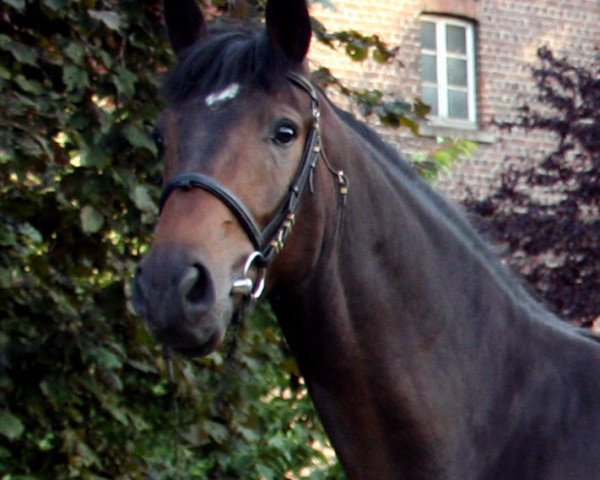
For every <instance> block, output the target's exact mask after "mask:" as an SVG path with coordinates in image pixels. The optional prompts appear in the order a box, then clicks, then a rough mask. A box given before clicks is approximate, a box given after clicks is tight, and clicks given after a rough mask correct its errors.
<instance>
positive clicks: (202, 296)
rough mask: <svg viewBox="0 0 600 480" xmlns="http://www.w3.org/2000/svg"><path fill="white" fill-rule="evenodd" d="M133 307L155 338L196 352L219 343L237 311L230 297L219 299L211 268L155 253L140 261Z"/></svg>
mask: <svg viewBox="0 0 600 480" xmlns="http://www.w3.org/2000/svg"><path fill="white" fill-rule="evenodd" d="M133 306H134V309H135V311H136V312H137V314H138V315H139V316H140V317H141V318H142V319H143V320H144V322H145V324H146V326H147V327H148V329H149V330H150V332H151V333H152V335H153V336H154V337H155V338H156V340H158V341H159V342H161V343H162V344H164V345H166V346H168V347H170V348H172V349H173V350H175V351H178V352H180V353H183V354H186V355H194V356H197V355H203V354H206V353H209V352H210V351H212V350H214V349H215V348H216V347H217V346H218V345H219V343H220V342H221V341H222V339H223V336H224V334H225V330H226V328H227V325H228V323H229V320H230V318H231V312H232V310H233V306H232V301H231V299H230V298H225V299H224V301H220V302H219V301H217V295H216V290H215V282H214V279H213V276H212V275H211V273H210V271H209V269H208V268H207V267H206V266H204V264H203V263H202V262H200V261H198V260H190V259H186V258H185V256H184V255H182V254H166V255H159V254H154V255H152V254H151V255H149V256H148V257H147V258H146V259H144V260H143V261H142V263H141V265H140V267H139V268H138V272H137V274H136V277H135V281H134V288H133Z"/></svg>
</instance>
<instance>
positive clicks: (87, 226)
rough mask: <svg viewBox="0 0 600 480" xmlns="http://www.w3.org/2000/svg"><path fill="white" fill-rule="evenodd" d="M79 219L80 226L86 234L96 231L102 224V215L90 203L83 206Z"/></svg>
mask: <svg viewBox="0 0 600 480" xmlns="http://www.w3.org/2000/svg"><path fill="white" fill-rule="evenodd" d="M80 220H81V228H82V229H83V231H84V232H85V233H88V234H92V233H97V232H98V231H100V229H101V228H102V226H103V225H104V216H103V215H102V214H101V213H100V212H98V211H97V210H96V209H95V208H94V207H92V206H91V205H86V206H85V207H83V209H82V210H81V213H80Z"/></svg>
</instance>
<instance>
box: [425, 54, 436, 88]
mask: <svg viewBox="0 0 600 480" xmlns="http://www.w3.org/2000/svg"><path fill="white" fill-rule="evenodd" d="M436 62H437V60H436V57H435V55H421V76H422V78H423V81H424V82H431V83H437V64H436Z"/></svg>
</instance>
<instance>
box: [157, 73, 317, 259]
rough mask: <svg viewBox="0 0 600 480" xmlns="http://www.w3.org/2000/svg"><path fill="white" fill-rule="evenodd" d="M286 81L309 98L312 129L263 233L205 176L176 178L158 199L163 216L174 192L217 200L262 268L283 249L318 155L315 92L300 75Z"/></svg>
mask: <svg viewBox="0 0 600 480" xmlns="http://www.w3.org/2000/svg"><path fill="white" fill-rule="evenodd" d="M288 78H289V80H290V81H291V82H292V83H294V84H295V85H296V86H298V87H300V88H301V89H303V90H305V91H306V92H307V93H308V94H309V96H310V98H311V108H312V114H313V125H312V127H311V129H310V130H309V132H308V136H307V138H306V142H305V144H304V150H303V154H302V159H301V161H300V165H299V166H298V170H297V171H296V175H295V176H294V178H293V180H292V182H291V184H290V187H289V190H288V193H287V195H286V197H285V198H284V200H283V201H282V204H281V208H280V209H279V211H278V212H277V213H276V214H275V216H274V217H273V218H272V219H271V220H270V221H269V223H268V224H267V226H266V227H265V228H264V229H263V230H261V229H260V227H259V225H258V223H257V222H256V220H255V219H254V216H253V215H252V213H251V212H250V210H249V209H248V208H247V207H246V205H244V204H243V203H242V201H241V200H240V199H239V198H238V197H237V196H236V195H235V194H234V193H233V192H231V190H229V189H228V188H227V187H225V186H224V185H222V184H221V183H219V182H218V181H216V180H215V179H214V178H212V177H209V176H207V175H203V174H200V173H182V174H180V175H177V176H175V177H174V178H173V179H172V180H171V181H170V182H169V183H168V184H167V186H166V187H165V189H164V191H163V193H162V196H161V198H160V211H161V212H162V210H163V208H164V206H165V204H166V202H167V200H168V198H169V196H170V195H171V193H173V191H174V190H185V191H188V190H191V189H193V188H200V189H202V190H205V191H207V192H209V193H210V194H212V195H214V196H215V197H217V198H218V199H219V200H220V201H222V202H223V203H224V204H225V205H226V206H227V207H228V208H229V210H231V212H232V213H233V214H234V215H235V217H236V219H237V220H238V222H239V223H240V225H241V227H242V228H243V229H244V231H245V232H246V235H247V236H248V238H249V239H250V241H251V242H252V245H253V246H254V248H255V249H256V250H257V251H258V252H260V253H261V257H262V259H261V262H260V263H262V265H261V266H262V267H266V266H267V265H269V264H270V263H271V262H272V261H273V260H274V258H275V256H276V255H277V254H278V253H279V252H280V251H281V250H282V249H283V247H284V246H285V244H286V242H287V239H288V237H289V234H290V233H291V230H292V227H293V224H294V221H295V214H296V211H297V210H298V207H299V205H300V199H301V197H302V193H303V192H304V191H305V190H306V187H307V185H308V184H311V185H312V176H313V174H314V170H315V168H316V166H317V161H318V159H319V155H320V153H321V135H320V123H319V121H320V111H319V101H318V96H317V91H316V89H315V88H314V87H313V86H312V84H311V83H310V82H309V81H308V80H306V79H305V78H304V77H302V76H301V75H297V74H289V75H288ZM311 188H312V187H311Z"/></svg>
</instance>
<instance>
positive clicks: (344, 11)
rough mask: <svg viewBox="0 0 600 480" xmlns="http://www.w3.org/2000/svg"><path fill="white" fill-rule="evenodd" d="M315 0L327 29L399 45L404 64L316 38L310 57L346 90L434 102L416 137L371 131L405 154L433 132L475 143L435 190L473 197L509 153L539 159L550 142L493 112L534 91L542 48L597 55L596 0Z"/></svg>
mask: <svg viewBox="0 0 600 480" xmlns="http://www.w3.org/2000/svg"><path fill="white" fill-rule="evenodd" d="M333 3H334V5H335V8H334V9H332V8H326V7H322V6H320V5H318V4H315V6H314V8H313V11H312V13H313V15H315V16H316V17H317V18H318V19H319V20H320V21H321V22H322V23H323V24H324V25H325V26H326V27H327V29H328V30H329V31H336V30H350V29H354V30H358V31H359V32H361V33H362V34H377V35H379V37H380V38H381V39H382V40H383V41H385V42H387V43H388V44H389V45H390V46H398V47H399V57H398V59H399V60H400V62H401V63H402V65H400V64H399V63H395V64H393V65H386V66H381V65H379V64H377V63H375V62H372V61H365V62H362V63H357V62H353V61H352V60H350V59H349V58H348V57H347V56H346V55H342V54H339V53H338V54H335V53H333V52H332V51H331V50H329V49H327V48H325V47H323V46H321V45H318V42H314V44H313V49H312V51H311V57H310V58H311V61H312V62H314V64H315V65H324V66H327V67H329V68H330V69H331V70H332V72H333V73H334V74H336V75H337V76H338V77H340V78H341V79H343V80H344V81H345V82H347V83H348V84H350V85H352V86H353V87H358V88H377V89H379V90H381V91H382V92H385V93H388V94H391V95H394V96H397V97H399V98H405V99H411V98H415V97H421V98H423V99H424V100H425V101H426V102H427V103H428V104H430V105H433V107H434V111H433V112H432V115H430V121H429V123H428V124H426V125H424V126H423V127H422V131H421V138H416V137H414V136H413V135H412V134H410V133H409V132H408V131H405V129H400V130H395V131H394V130H391V129H389V128H379V127H377V128H378V130H379V132H380V133H381V134H382V136H383V137H384V138H385V139H386V140H388V141H390V142H392V143H395V144H397V145H398V146H399V148H400V150H401V151H403V152H404V153H405V154H408V155H410V154H412V153H414V152H418V151H429V150H431V149H434V148H437V143H436V138H437V137H439V136H451V137H458V138H467V139H470V140H474V141H476V142H477V144H478V147H479V148H478V150H477V152H476V154H475V156H474V158H473V159H472V161H470V162H468V163H465V164H460V165H457V166H456V167H455V170H454V172H453V175H452V177H451V178H450V179H446V180H444V181H442V182H441V184H440V186H441V188H442V189H444V190H446V191H447V192H449V193H450V194H451V195H453V196H455V197H460V196H461V194H462V192H463V191H464V187H465V186H467V187H468V188H469V189H470V190H472V191H474V192H475V193H476V194H481V193H484V192H485V191H486V188H488V186H489V185H490V183H491V182H493V181H494V180H495V179H497V177H498V170H499V168H500V167H501V165H502V162H503V160H504V159H505V158H506V157H507V156H510V157H517V156H528V157H530V158H531V157H533V156H534V155H535V156H542V155H543V154H544V152H547V151H548V150H549V149H550V148H552V146H553V145H555V141H554V139H553V138H551V137H549V136H544V135H541V134H538V133H536V134H527V133H525V132H519V131H513V132H511V133H510V134H509V133H507V132H504V131H498V130H497V129H496V128H495V127H493V126H491V125H490V121H491V120H492V119H494V118H496V119H498V120H510V119H515V118H516V107H517V106H518V105H520V104H521V103H522V101H523V100H525V99H530V98H532V96H533V94H534V93H535V90H534V85H533V81H532V78H531V72H530V67H531V66H532V65H534V64H535V63H536V51H537V49H538V48H539V47H541V46H543V45H547V46H549V47H550V48H551V49H552V50H553V51H554V53H555V54H556V55H557V56H567V57H568V58H569V59H570V60H572V61H574V62H576V63H577V64H579V65H587V64H590V63H592V62H593V61H594V60H595V59H597V57H598V54H599V51H598V50H599V46H600V0H535V1H523V0H445V1H444V0H334V1H333Z"/></svg>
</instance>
